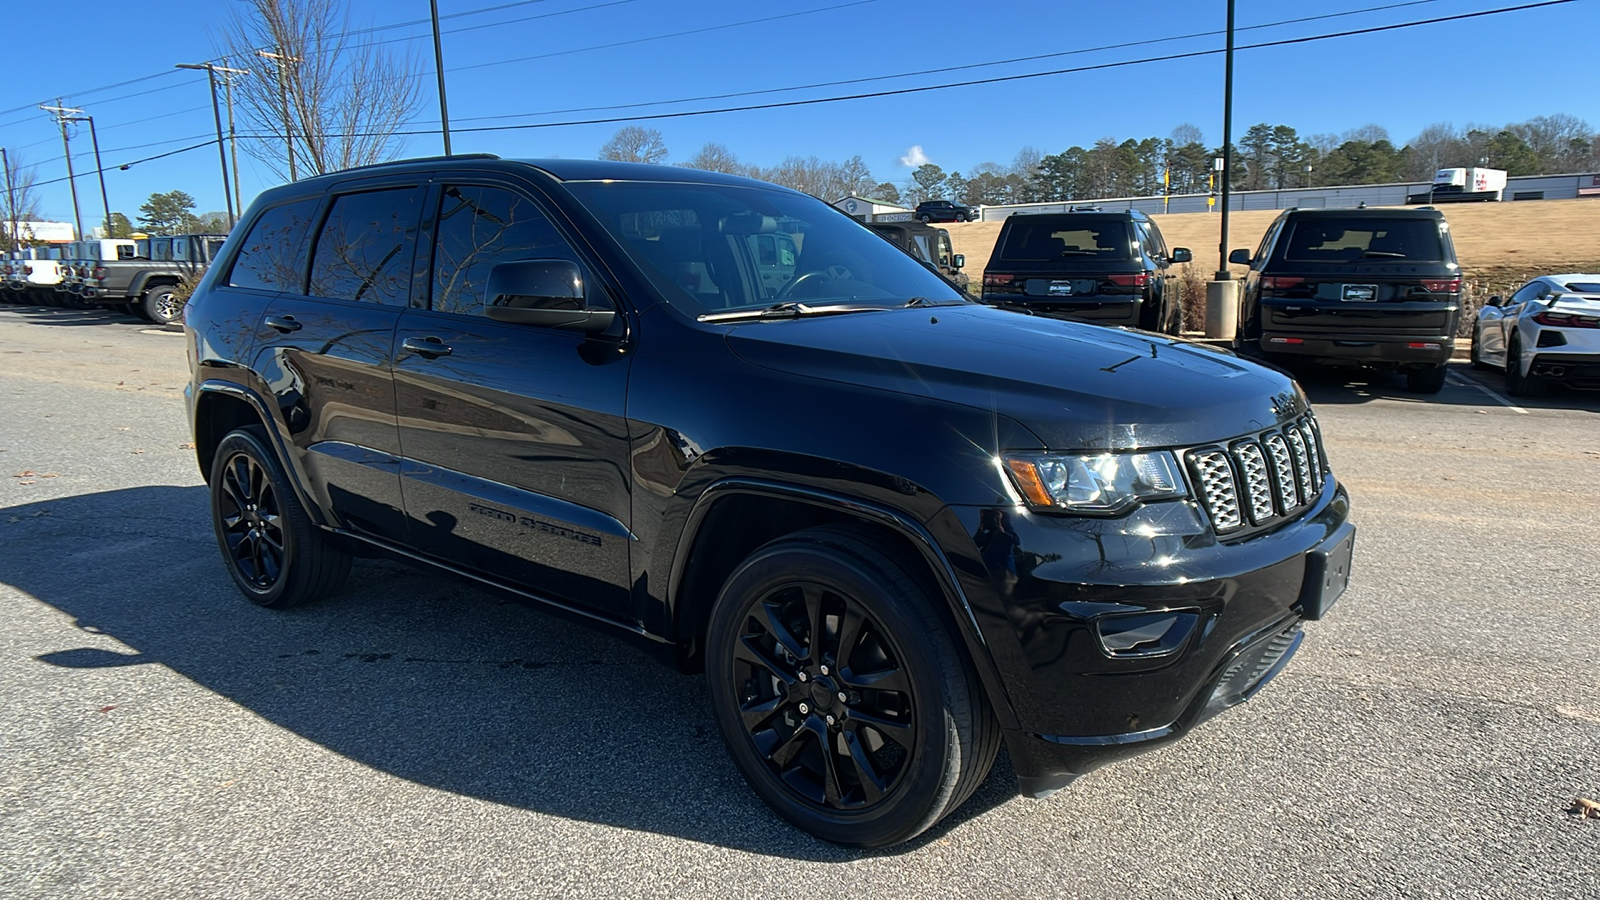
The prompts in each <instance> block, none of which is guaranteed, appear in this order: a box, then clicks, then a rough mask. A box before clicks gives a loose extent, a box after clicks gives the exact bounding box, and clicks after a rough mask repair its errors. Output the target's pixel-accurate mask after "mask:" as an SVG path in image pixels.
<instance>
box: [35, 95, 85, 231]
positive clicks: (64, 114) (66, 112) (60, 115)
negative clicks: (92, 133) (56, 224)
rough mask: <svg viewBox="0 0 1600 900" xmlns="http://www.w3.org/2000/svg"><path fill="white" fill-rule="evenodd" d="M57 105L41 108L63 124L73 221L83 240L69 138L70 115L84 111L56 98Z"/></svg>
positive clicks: (63, 144) (81, 214)
mask: <svg viewBox="0 0 1600 900" xmlns="http://www.w3.org/2000/svg"><path fill="white" fill-rule="evenodd" d="M56 104H57V105H55V106H41V107H39V108H40V109H42V110H44V111H45V112H47V113H52V114H54V116H55V119H56V124H57V125H60V126H61V149H62V152H64V153H65V154H66V156H67V187H69V188H71V189H72V223H73V227H75V228H77V229H78V237H77V239H78V240H80V241H81V240H83V213H81V212H79V211H78V176H77V175H75V174H74V173H73V171H72V142H71V141H69V140H68V139H67V121H68V116H71V115H75V114H77V113H81V112H83V110H81V109H72V108H70V107H66V106H61V105H60V104H61V101H60V100H59V99H58V100H56Z"/></svg>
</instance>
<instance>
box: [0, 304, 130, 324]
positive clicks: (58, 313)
mask: <svg viewBox="0 0 1600 900" xmlns="http://www.w3.org/2000/svg"><path fill="white" fill-rule="evenodd" d="M0 309H7V310H11V311H13V312H16V313H20V314H21V316H22V318H23V320H24V321H26V322H28V323H29V324H32V325H106V324H111V323H115V324H120V325H145V326H148V327H150V328H156V327H158V326H156V325H154V324H152V323H151V322H150V321H149V320H148V319H144V318H142V317H140V316H136V315H134V314H132V313H125V312H121V311H118V310H114V309H111V308H109V307H104V306H97V307H94V308H92V309H69V308H67V307H60V306H37V305H26V304H12V305H7V306H4V307H0Z"/></svg>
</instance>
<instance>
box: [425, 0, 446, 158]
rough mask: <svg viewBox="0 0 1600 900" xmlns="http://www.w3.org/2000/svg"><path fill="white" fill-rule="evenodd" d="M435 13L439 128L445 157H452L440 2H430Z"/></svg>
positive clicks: (435, 62) (431, 9) (435, 69)
mask: <svg viewBox="0 0 1600 900" xmlns="http://www.w3.org/2000/svg"><path fill="white" fill-rule="evenodd" d="M428 9H429V10H430V11H431V12H432V13H433V68H434V71H436V72H438V73H439V126H440V129H441V130H442V131H443V132H444V155H445V156H449V155H450V107H449V106H448V105H447V104H446V103H445V102H444V48H443V46H442V45H440V43H439V0H428Z"/></svg>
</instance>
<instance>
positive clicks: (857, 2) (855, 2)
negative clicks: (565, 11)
mask: <svg viewBox="0 0 1600 900" xmlns="http://www.w3.org/2000/svg"><path fill="white" fill-rule="evenodd" d="M878 2H880V0H851V2H849V3H840V4H838V5H836V6H822V7H818V8H816V9H802V10H800V11H798V12H789V13H782V14H780V15H776V16H764V17H762V18H759V19H746V20H744V21H743V22H725V23H723V24H721V25H707V26H705V27H702V28H691V29H689V30H688V31H674V32H672V33H671V34H657V35H652V36H650V37H642V38H634V39H632V40H628V41H615V42H612V43H610V44H596V45H594V46H592V47H575V48H573V49H571V50H557V51H556V52H554V53H540V54H537V55H534V56H519V57H516V58H514V59H498V60H495V61H493V62H486V63H478V64H476V65H471V66H459V67H457V68H454V69H451V70H450V71H452V72H467V71H471V70H472V69H487V68H489V67H491V66H505V65H510V64H511V63H519V62H530V61H532V60H536V59H551V58H552V57H557V56H571V55H572V54H574V53H588V52H590V51H591V50H610V49H611V48H613V47H629V46H633V45H634V44H645V43H649V42H651V41H664V40H667V39H668V38H677V37H687V36H689V35H693V34H706V33H708V32H712V31H723V30H726V29H729V28H741V27H743V26H745V25H759V24H762V23H764V22H776V21H779V20H780V19H793V18H796V17H798V16H809V15H814V14H816V13H824V12H833V11H835V10H840V9H848V8H850V7H852V6H866V5H867V4H869V3H878Z"/></svg>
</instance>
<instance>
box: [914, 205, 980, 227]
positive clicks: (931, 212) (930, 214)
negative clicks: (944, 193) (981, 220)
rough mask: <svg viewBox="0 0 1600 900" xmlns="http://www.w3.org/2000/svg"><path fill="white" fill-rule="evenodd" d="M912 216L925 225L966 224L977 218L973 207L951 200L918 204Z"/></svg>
mask: <svg viewBox="0 0 1600 900" xmlns="http://www.w3.org/2000/svg"><path fill="white" fill-rule="evenodd" d="M912 216H913V217H914V218H915V219H916V220H917V221H918V222H921V223H922V224H924V225H926V224H928V223H929V222H965V221H967V220H969V219H975V218H977V214H976V213H974V212H973V209H972V207H970V206H962V205H961V204H959V203H954V202H952V201H949V200H924V201H923V202H921V203H918V204H917V209H916V212H914V213H912Z"/></svg>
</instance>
